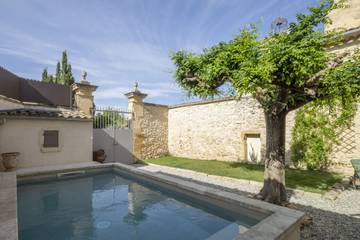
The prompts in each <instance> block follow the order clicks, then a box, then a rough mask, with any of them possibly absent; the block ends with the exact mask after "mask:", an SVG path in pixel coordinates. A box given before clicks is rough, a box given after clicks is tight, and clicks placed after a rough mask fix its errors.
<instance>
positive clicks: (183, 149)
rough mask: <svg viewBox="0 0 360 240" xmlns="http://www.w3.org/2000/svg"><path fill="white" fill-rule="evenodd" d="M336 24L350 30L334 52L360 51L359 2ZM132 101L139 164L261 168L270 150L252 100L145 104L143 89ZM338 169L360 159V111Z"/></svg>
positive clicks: (290, 119)
mask: <svg viewBox="0 0 360 240" xmlns="http://www.w3.org/2000/svg"><path fill="white" fill-rule="evenodd" d="M330 17H331V19H332V20H333V24H331V25H327V26H326V30H332V29H338V28H342V29H343V30H345V34H344V42H343V43H342V44H340V45H338V46H334V47H332V48H331V49H330V51H332V52H334V53H340V52H343V51H353V50H355V49H358V48H359V47H360V1H359V0H350V1H349V8H345V9H339V10H336V11H334V12H333V13H331V16H330ZM127 96H128V97H129V109H130V110H132V111H133V112H134V115H135V118H134V140H133V141H134V142H133V143H134V155H135V156H136V158H137V159H144V158H152V157H157V156H160V155H165V154H171V155H174V156H179V157H187V158H195V159H207V160H223V161H249V162H253V163H259V162H261V160H262V156H263V155H264V150H265V137H266V136H265V133H266V131H265V120H264V115H263V111H262V109H261V108H260V106H259V105H258V103H257V102H256V100H255V99H253V98H251V97H243V98H242V99H240V100H235V99H232V98H225V99H217V100H212V101H199V102H193V103H186V104H180V105H175V106H165V105H158V104H151V103H146V102H144V101H143V99H144V98H145V97H146V94H143V93H141V92H140V91H139V90H138V89H137V90H136V91H134V92H133V93H131V94H128V95H127ZM294 117H295V113H294V112H290V113H289V114H288V116H287V129H286V161H287V163H288V164H289V163H290V156H291V152H290V146H291V131H292V128H293V126H294ZM331 157H332V159H333V162H334V166H336V165H343V166H344V165H345V166H348V165H349V160H350V159H351V158H356V157H357V158H359V157H360V111H359V112H358V113H357V115H356V116H355V119H354V123H353V126H352V127H351V128H349V129H347V130H346V131H344V132H343V133H342V135H341V143H340V145H339V146H337V147H336V148H335V149H334V152H333V154H332V156H331Z"/></svg>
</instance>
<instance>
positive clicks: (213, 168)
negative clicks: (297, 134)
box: [145, 156, 343, 193]
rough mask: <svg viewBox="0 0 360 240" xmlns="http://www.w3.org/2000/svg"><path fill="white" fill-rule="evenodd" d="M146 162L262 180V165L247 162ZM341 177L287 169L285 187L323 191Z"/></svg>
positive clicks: (167, 159)
mask: <svg viewBox="0 0 360 240" xmlns="http://www.w3.org/2000/svg"><path fill="white" fill-rule="evenodd" d="M145 162H146V163H153V164H158V165H164V166H169V167H176V168H183V169H189V170H194V171H197V172H203V173H206V174H211V175H218V176H226V177H233V178H239V179H247V180H253V181H258V182H262V181H263V174H264V167H263V166H259V165H254V164H247V163H229V162H221V161H204V160H194V159H187V158H179V157H172V156H165V157H161V158H156V159H148V160H146V161H145ZM342 178H343V176H342V175H341V174H334V173H327V172H321V171H308V170H297V169H287V170H286V187H288V188H293V189H300V190H303V191H307V192H316V193H324V192H326V191H327V190H329V188H330V187H331V186H332V185H333V184H334V183H335V182H338V181H340V180H341V179H342Z"/></svg>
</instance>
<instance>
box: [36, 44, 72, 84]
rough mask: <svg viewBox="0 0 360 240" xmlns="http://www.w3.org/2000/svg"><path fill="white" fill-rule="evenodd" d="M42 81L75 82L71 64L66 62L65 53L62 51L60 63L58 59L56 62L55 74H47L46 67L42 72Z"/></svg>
mask: <svg viewBox="0 0 360 240" xmlns="http://www.w3.org/2000/svg"><path fill="white" fill-rule="evenodd" d="M42 81H43V82H48V83H56V84H64V85H71V84H73V83H74V82H75V79H74V77H73V74H72V69H71V64H70V63H69V62H68V58H67V53H66V51H63V53H62V59H61V64H60V62H59V61H58V62H57V64H56V72H55V76H53V75H52V74H50V75H49V74H48V71H47V68H45V69H44V71H43V73H42Z"/></svg>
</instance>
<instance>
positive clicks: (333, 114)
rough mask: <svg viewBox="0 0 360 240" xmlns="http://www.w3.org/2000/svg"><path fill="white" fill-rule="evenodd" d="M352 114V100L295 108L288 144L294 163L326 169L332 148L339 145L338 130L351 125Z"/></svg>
mask: <svg viewBox="0 0 360 240" xmlns="http://www.w3.org/2000/svg"><path fill="white" fill-rule="evenodd" d="M329 106H330V107H329ZM355 113H356V104H355V103H354V102H353V101H345V102H342V101H341V103H340V102H339V101H334V102H333V103H332V104H330V105H329V104H328V103H327V104H323V103H321V102H313V103H310V104H308V105H306V106H304V107H303V108H301V109H300V110H299V111H297V113H296V116H295V126H294V129H293V133H292V146H291V151H292V157H291V158H292V161H293V163H294V164H295V166H297V167H300V168H307V169H317V170H325V169H326V168H328V167H329V165H330V164H331V158H330V154H331V152H332V150H333V147H334V146H336V145H337V144H339V135H340V133H341V132H342V131H343V130H344V129H345V128H349V127H350V126H351V124H352V122H353V116H354V115H355Z"/></svg>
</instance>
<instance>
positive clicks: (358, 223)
mask: <svg viewBox="0 0 360 240" xmlns="http://www.w3.org/2000/svg"><path fill="white" fill-rule="evenodd" d="M161 173H162V174H164V175H168V176H172V177H176V178H179V179H183V180H187V181H192V182H195V183H198V184H201V185H204V186H209V187H213V188H217V189H221V190H224V191H228V192H232V193H237V194H241V195H243V196H246V197H249V196H252V195H254V193H251V192H246V191H240V190H238V189H233V188H227V187H224V186H220V185H215V184H210V183H205V182H202V181H197V180H194V179H192V178H185V177H180V176H177V175H174V174H169V173H165V172H161ZM287 193H288V196H289V197H290V196H291V195H292V194H293V191H292V190H287ZM294 205H295V206H296V209H297V210H299V211H302V212H306V213H308V214H309V215H310V216H311V217H312V218H313V223H311V224H310V225H307V226H305V227H304V229H303V230H302V231H301V239H304V240H352V239H360V214H354V215H352V216H349V215H346V214H339V213H336V212H330V211H325V210H322V209H318V208H313V207H311V206H305V205H300V204H294Z"/></svg>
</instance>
